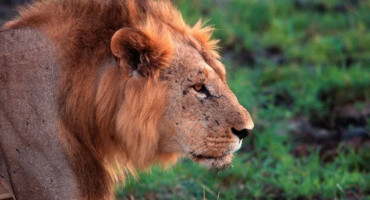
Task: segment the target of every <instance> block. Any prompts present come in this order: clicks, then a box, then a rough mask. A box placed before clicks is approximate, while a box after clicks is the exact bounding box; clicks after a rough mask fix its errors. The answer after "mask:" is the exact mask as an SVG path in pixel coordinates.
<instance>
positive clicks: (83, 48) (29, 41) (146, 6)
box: [0, 0, 254, 200]
mask: <svg viewBox="0 0 370 200" xmlns="http://www.w3.org/2000/svg"><path fill="white" fill-rule="evenodd" d="M212 33H213V29H212V28H211V27H208V26H204V24H203V23H202V22H201V21H198V22H197V23H196V24H195V25H194V26H192V27H191V26H189V25H187V24H186V23H185V22H184V20H183V19H182V16H181V14H180V12H179V11H178V10H177V9H176V8H174V6H173V5H172V4H171V2H170V1H144V0H141V1H139V0H109V1H103V0H79V1H76V0H62V1H61V0H44V1H36V2H34V3H32V4H31V5H27V6H26V7H24V8H22V9H21V10H20V16H19V17H18V18H16V19H14V20H13V21H10V22H8V23H6V24H5V25H4V26H3V28H2V31H1V33H0V43H1V46H0V63H1V65H0V83H1V84H0V91H1V93H0V105H1V106H0V133H1V134H0V147H1V151H0V161H1V162H2V163H0V164H1V165H0V167H1V168H0V170H1V171H0V173H1V174H0V175H1V178H0V179H2V180H3V181H4V180H5V181H6V182H7V183H10V187H11V188H12V191H13V194H14V197H15V198H17V199H89V200H95V199H96V200H97V199H99V200H100V199H114V185H115V184H116V183H117V182H118V181H124V179H125V176H127V175H130V174H131V175H133V176H136V173H137V171H143V170H147V169H149V168H150V166H152V165H154V164H160V165H163V166H165V167H166V166H170V165H173V164H175V163H176V161H177V160H178V159H179V158H182V157H189V158H190V159H192V160H194V161H195V162H198V163H200V164H202V165H204V166H206V167H209V168H215V169H221V168H224V167H225V166H228V165H229V164H230V163H231V161H232V156H233V153H234V152H235V151H237V150H238V149H239V148H240V146H241V143H242V140H243V139H244V138H245V137H247V136H248V135H249V134H250V132H251V130H252V129H253V126H254V124H253V121H252V119H251V116H250V114H249V113H248V111H247V110H246V109H245V108H244V107H243V106H241V105H240V104H239V102H238V100H237V98H236V97H235V95H234V94H233V92H232V91H231V90H230V89H229V87H228V85H227V82H226V72H225V67H224V65H223V64H222V63H221V61H220V56H219V54H218V53H217V48H218V45H217V42H218V41H217V40H212V39H211V36H212ZM2 166H3V167H2Z"/></svg>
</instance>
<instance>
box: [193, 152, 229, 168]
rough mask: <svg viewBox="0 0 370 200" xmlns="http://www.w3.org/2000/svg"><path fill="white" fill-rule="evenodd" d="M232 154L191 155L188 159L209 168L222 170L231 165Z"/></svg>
mask: <svg viewBox="0 0 370 200" xmlns="http://www.w3.org/2000/svg"><path fill="white" fill-rule="evenodd" d="M232 157H233V154H228V155H225V156H221V157H209V156H207V157H203V156H194V155H191V156H190V159H192V160H193V161H195V162H197V163H199V164H201V165H203V166H205V167H207V168H210V169H216V170H222V169H225V168H226V167H228V166H230V165H231V162H232Z"/></svg>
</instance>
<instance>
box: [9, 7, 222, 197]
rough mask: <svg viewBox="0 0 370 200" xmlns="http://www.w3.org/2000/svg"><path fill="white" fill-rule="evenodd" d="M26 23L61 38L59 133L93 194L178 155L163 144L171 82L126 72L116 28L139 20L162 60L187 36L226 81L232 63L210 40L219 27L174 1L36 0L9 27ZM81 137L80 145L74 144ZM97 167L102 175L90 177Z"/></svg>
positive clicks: (58, 40)
mask: <svg viewBox="0 0 370 200" xmlns="http://www.w3.org/2000/svg"><path fill="white" fill-rule="evenodd" d="M24 27H31V28H36V29H39V30H41V31H42V32H43V33H45V34H46V35H47V36H48V37H50V38H51V40H52V41H53V42H54V43H55V44H56V45H57V51H58V61H59V64H60V65H61V75H60V82H59V92H58V94H59V96H58V104H59V117H60V122H59V123H60V127H61V128H60V131H62V133H60V135H61V137H62V140H63V141H64V143H65V145H66V149H67V150H68V151H69V154H70V157H71V159H72V165H74V166H73V167H74V168H75V169H76V170H77V171H78V174H76V176H77V177H79V178H78V181H79V185H80V187H82V188H81V190H82V195H83V196H84V197H85V198H88V199H99V194H102V193H109V192H111V191H112V188H113V187H112V185H113V180H118V179H124V176H125V174H127V173H131V174H134V175H135V174H136V172H135V169H145V168H147V167H148V166H150V165H152V164H154V163H161V164H164V165H168V164H171V163H174V162H175V161H176V160H177V157H178V155H177V154H175V153H161V152H159V151H158V149H157V146H158V145H157V144H158V142H159V141H158V140H159V135H158V133H157V129H158V127H157V122H158V121H159V119H160V117H161V115H162V113H163V111H164V108H165V105H166V95H165V92H164V91H165V88H166V85H164V84H163V83H161V82H160V81H158V80H157V79H158V74H156V75H154V76H152V77H149V78H146V79H144V78H140V77H134V78H130V79H128V77H126V79H125V76H127V73H124V72H123V71H122V70H121V69H119V68H118V67H117V66H116V65H117V64H116V62H115V59H114V57H113V55H112V52H111V49H110V47H111V45H110V44H111V38H112V36H113V35H114V33H115V32H116V31H118V30H119V29H121V28H135V29H137V30H140V31H141V32H142V33H144V34H145V35H146V36H147V37H148V38H151V40H152V41H155V43H153V44H150V45H151V46H152V47H153V49H155V51H156V52H161V53H160V54H158V56H160V57H161V59H160V61H159V64H160V66H161V67H165V66H167V65H168V64H169V62H170V61H171V56H172V54H173V51H174V47H173V40H174V38H180V39H181V40H182V41H186V42H188V43H189V44H190V45H192V46H193V47H194V48H196V49H197V50H198V51H199V52H200V53H201V55H203V57H204V58H205V61H206V62H208V64H209V65H210V66H211V67H213V69H214V70H215V71H216V72H217V74H218V75H219V76H220V77H221V79H222V80H223V81H225V69H224V67H223V66H222V64H221V63H219V62H218V61H217V59H218V58H219V56H218V54H217V52H216V50H217V41H215V40H211V35H212V32H213V29H212V28H211V27H204V24H202V22H201V21H198V22H197V23H196V24H195V25H194V26H193V27H190V26H188V25H187V24H186V23H185V22H184V20H183V19H182V16H181V14H180V12H179V11H178V10H176V9H175V8H174V7H173V6H172V5H171V3H170V1H144V0H136V1H135V0H127V1H123V0H101V1H99V0H63V1H60V0H44V1H36V2H35V3H33V4H32V5H28V6H26V7H24V8H22V9H21V10H20V17H18V18H17V19H15V20H13V21H11V22H9V23H7V24H6V25H5V26H4V27H3V28H4V29H14V28H24ZM158 56H157V57H158ZM102 66H103V67H102ZM158 71H159V70H158ZM122 80H125V81H122ZM122 133H124V134H122ZM75 144H79V145H81V148H78V149H75V148H74V146H73V145H75ZM87 157H92V158H94V159H90V160H88V159H86V158H87ZM81 166H83V167H81ZM82 168H84V169H85V168H86V170H81V169H82ZM122 169H123V170H124V171H123V172H122ZM92 172H96V173H95V175H96V176H97V177H99V178H96V179H91V178H90V179H89V178H87V176H89V175H90V174H91V173H92ZM101 180H103V182H101ZM92 187H93V188H94V190H92Z"/></svg>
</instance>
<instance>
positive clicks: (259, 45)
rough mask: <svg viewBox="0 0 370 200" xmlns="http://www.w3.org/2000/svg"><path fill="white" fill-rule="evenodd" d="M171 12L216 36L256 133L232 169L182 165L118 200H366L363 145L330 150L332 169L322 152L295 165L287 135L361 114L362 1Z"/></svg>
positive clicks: (364, 93)
mask: <svg viewBox="0 0 370 200" xmlns="http://www.w3.org/2000/svg"><path fill="white" fill-rule="evenodd" d="M175 4H176V5H177V6H178V8H179V9H180V10H181V11H182V13H183V16H184V18H185V19H186V20H187V22H189V23H190V24H194V23H195V22H196V21H197V20H198V19H199V18H202V19H205V20H208V22H207V24H210V25H214V27H215V28H216V31H215V34H214V37H215V38H217V39H221V47H222V49H221V52H222V55H223V57H224V60H223V62H224V63H225V64H226V65H227V67H228V83H229V85H230V87H231V89H232V90H233V91H234V92H235V94H236V95H237V97H238V99H239V101H240V103H241V104H242V105H244V106H245V107H246V108H247V109H248V110H249V111H250V113H251V115H252V117H253V119H254V121H255V124H256V127H255V130H254V133H253V134H252V135H251V136H250V137H249V138H247V139H246V140H245V141H244V144H243V147H242V149H241V150H240V151H239V152H238V153H237V155H236V156H235V158H234V161H233V167H231V168H229V169H227V170H225V171H223V172H213V171H209V170H208V169H205V168H204V167H202V166H199V165H198V164H196V163H193V162H192V161H190V160H187V159H185V160H184V161H182V162H180V163H179V164H177V165H176V166H174V167H172V168H170V169H169V170H162V169H160V168H159V167H155V168H154V169H153V170H152V172H150V173H143V174H141V175H140V178H139V181H135V180H133V179H130V180H129V181H128V183H127V184H126V186H124V187H123V186H122V187H120V188H118V189H117V199H126V198H129V199H132V198H135V199H203V198H204V197H205V198H206V199H256V198H258V199H338V198H339V199H370V145H369V143H368V142H367V143H365V144H364V145H362V146H361V147H360V148H354V147H353V146H351V145H349V143H348V142H337V144H336V145H337V147H336V149H335V151H336V156H334V157H333V158H332V159H331V160H330V161H326V160H325V159H323V158H322V155H321V153H322V151H323V149H324V148H326V147H325V146H322V145H321V146H320V145H316V146H315V144H312V145H308V146H307V151H308V152H309V153H308V155H306V156H296V155H295V154H294V153H293V152H294V151H295V149H296V148H297V146H299V145H300V142H299V141H297V140H295V137H294V136H292V134H291V133H290V131H291V128H290V126H289V121H291V120H294V119H296V118H299V117H304V118H307V119H308V120H309V121H310V122H312V123H313V124H318V125H320V126H322V127H325V128H327V129H333V128H334V129H335V127H332V125H327V126H326V124H328V123H329V121H330V117H331V116H332V115H333V109H334V108H337V107H340V106H346V105H355V106H356V107H357V108H359V109H360V110H361V108H363V107H364V106H366V105H368V104H369V102H370V33H369V31H370V1H369V0H348V1H344V0H343V1H340V0H279V1H268V0H248V1H246V0H228V1H221V0H218V1H212V0H193V1H186V0H175ZM368 122H370V119H369V117H367V122H366V123H367V125H366V126H367V132H368V133H369V130H370V129H369V123H368ZM349 126H352V125H351V124H350V125H349ZM347 128H348V127H347ZM349 128H351V127H349Z"/></svg>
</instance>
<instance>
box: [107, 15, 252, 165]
mask: <svg viewBox="0 0 370 200" xmlns="http://www.w3.org/2000/svg"><path fill="white" fill-rule="evenodd" d="M172 10H173V9H172ZM162 14H163V13H162ZM171 16H172V18H171V19H172V20H174V17H173V16H177V15H173V14H171ZM175 20H179V19H175ZM164 22H165V23H164V24H162V23H163V21H162V22H161V23H158V21H152V20H151V19H147V21H145V23H144V24H141V25H139V26H136V27H134V28H132V27H130V28H123V29H121V30H119V31H117V32H116V33H115V34H114V36H113V37H112V42H111V49H112V52H113V54H114V55H115V56H116V58H118V60H119V61H118V62H119V65H120V67H121V70H122V71H124V74H125V77H127V79H126V80H125V83H124V85H125V87H124V88H125V91H122V95H123V96H125V98H126V100H127V104H128V105H127V106H125V103H123V104H122V107H121V112H119V113H118V118H117V121H118V125H119V126H118V132H121V133H122V134H126V133H127V132H128V131H127V128H128V126H129V125H127V122H128V121H129V122H132V123H130V126H132V125H133V124H135V123H134V122H133V121H134V119H137V120H138V121H141V122H140V123H139V124H140V125H139V124H138V125H136V126H137V127H139V126H143V127H150V128H149V129H152V130H150V131H149V132H152V131H155V132H156V133H152V134H149V135H150V136H148V135H145V136H144V135H143V136H138V135H136V136H135V137H134V138H135V140H141V142H140V144H141V145H144V146H143V147H144V148H145V149H142V150H140V148H138V147H134V146H132V145H130V144H126V145H127V146H131V148H132V149H131V150H133V149H134V151H137V152H140V151H142V152H143V154H146V155H148V150H149V152H150V153H149V154H150V155H152V154H153V153H155V152H157V153H158V155H162V154H170V155H171V154H172V155H173V154H176V155H178V154H184V155H187V156H188V157H190V158H191V159H192V160H194V161H196V162H199V163H201V164H202V165H205V166H207V167H210V168H217V169H218V168H223V167H225V166H227V165H228V164H230V163H231V158H232V155H233V153H234V152H235V151H236V150H238V149H239V148H240V146H241V143H242V139H244V138H245V137H246V136H248V135H249V134H250V132H251V130H252V129H253V126H254V124H253V121H252V119H251V117H250V115H249V113H248V111H247V110H246V109H245V108H244V107H243V106H241V105H240V104H239V102H238V100H237V98H236V97H235V95H234V94H233V92H232V91H231V90H230V89H229V87H228V85H227V83H226V77H225V67H224V66H223V64H222V63H221V62H220V61H219V56H218V54H217V53H216V51H215V48H217V47H216V43H217V42H216V41H213V40H210V37H211V33H212V29H211V28H210V27H202V24H201V22H198V23H197V24H196V25H195V26H194V27H192V28H189V27H187V26H186V25H184V26H183V27H180V28H179V27H175V28H174V27H173V26H168V25H167V24H166V21H165V20H164ZM138 80H140V81H139V82H140V84H139V83H138ZM139 85H141V86H139ZM131 87H132V88H131ZM137 90H141V92H143V91H145V92H143V93H142V94H141V92H138V91H137ZM128 93H129V95H127V94H128ZM132 93H134V94H136V95H137V96H136V95H134V96H131V95H132ZM139 94H140V95H139ZM126 95H127V96H128V97H126ZM126 100H123V101H124V102H125V101H126ZM140 101H144V102H145V104H141V103H140ZM132 104H134V105H136V106H132ZM128 107H130V108H128ZM139 107H140V108H139ZM131 108H134V109H133V110H131ZM127 109H128V110H130V111H129V112H128V113H130V115H126V114H125V113H127ZM141 109H145V110H141ZM138 110H140V111H138ZM133 112H136V114H135V115H137V113H140V114H139V115H140V116H137V118H135V117H133V115H132V113H133ZM148 122H149V123H148ZM145 123H147V124H145ZM120 125H122V126H124V127H122V126H120ZM137 127H136V128H137ZM129 129H130V132H141V131H143V132H144V130H136V129H135V128H133V127H130V128H129ZM133 129H134V130H133ZM153 129H154V130H153ZM123 132H125V133H123ZM137 137H144V138H137ZM131 138H132V136H131ZM131 138H130V139H131ZM146 139H147V140H151V141H157V142H156V143H149V142H144V140H146ZM127 141H131V142H132V140H128V139H127ZM136 144H138V143H135V145H136ZM154 149H155V150H154ZM135 159H136V160H137V157H136V158H135ZM139 163H144V161H143V162H139Z"/></svg>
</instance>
